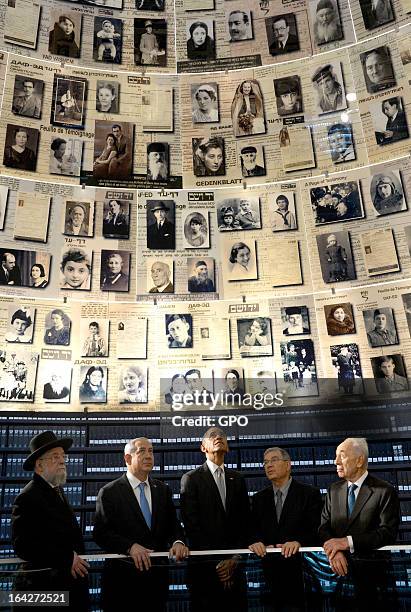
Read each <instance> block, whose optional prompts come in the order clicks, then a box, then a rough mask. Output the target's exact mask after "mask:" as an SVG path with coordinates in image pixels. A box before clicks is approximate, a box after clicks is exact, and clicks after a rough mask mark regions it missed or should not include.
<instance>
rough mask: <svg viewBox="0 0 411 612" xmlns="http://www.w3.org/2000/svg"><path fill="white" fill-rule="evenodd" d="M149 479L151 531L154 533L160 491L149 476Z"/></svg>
mask: <svg viewBox="0 0 411 612" xmlns="http://www.w3.org/2000/svg"><path fill="white" fill-rule="evenodd" d="M149 481H150V489H151V531H152V533H154V530H155V528H156V526H157V521H158V512H159V508H160V500H159V494H160V491H159V488H158V486H157V485H156V484H155V483H154V482H153V481H152V480H151V478H149ZM143 518H144V517H143ZM144 522H145V521H144Z"/></svg>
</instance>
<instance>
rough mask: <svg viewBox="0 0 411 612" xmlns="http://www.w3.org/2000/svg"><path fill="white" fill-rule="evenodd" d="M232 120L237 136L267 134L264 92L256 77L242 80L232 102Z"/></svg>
mask: <svg viewBox="0 0 411 612" xmlns="http://www.w3.org/2000/svg"><path fill="white" fill-rule="evenodd" d="M231 120H232V122H233V132H234V136H235V137H236V138H238V137H240V136H253V135H254V134H265V132H266V125H265V114H264V100H263V93H262V90H261V86H260V83H259V82H258V81H257V80H256V79H250V80H248V81H242V82H241V83H240V84H239V85H238V86H237V89H236V91H235V94H234V97H233V101H232V103H231Z"/></svg>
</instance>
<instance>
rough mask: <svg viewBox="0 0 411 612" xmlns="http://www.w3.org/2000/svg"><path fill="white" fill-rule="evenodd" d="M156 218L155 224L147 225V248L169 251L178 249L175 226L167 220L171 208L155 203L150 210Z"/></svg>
mask: <svg viewBox="0 0 411 612" xmlns="http://www.w3.org/2000/svg"><path fill="white" fill-rule="evenodd" d="M150 210H151V212H152V213H153V215H154V217H155V221H154V223H150V224H147V248H148V249H168V250H173V249H175V248H176V234H175V225H174V223H171V221H169V220H168V219H167V213H168V212H169V210H170V209H169V207H168V206H166V205H165V204H164V202H161V201H159V202H154V206H153V208H151V209H150Z"/></svg>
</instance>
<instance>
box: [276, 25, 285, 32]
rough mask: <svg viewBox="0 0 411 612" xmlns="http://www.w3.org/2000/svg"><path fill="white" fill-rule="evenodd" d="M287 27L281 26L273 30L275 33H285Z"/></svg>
mask: <svg viewBox="0 0 411 612" xmlns="http://www.w3.org/2000/svg"><path fill="white" fill-rule="evenodd" d="M286 29H287V26H279V27H278V28H273V30H274V32H285V31H286Z"/></svg>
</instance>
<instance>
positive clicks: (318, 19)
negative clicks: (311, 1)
mask: <svg viewBox="0 0 411 612" xmlns="http://www.w3.org/2000/svg"><path fill="white" fill-rule="evenodd" d="M313 30H314V40H315V42H316V44H317V45H325V44H326V43H329V42H333V41H334V40H341V39H342V38H343V32H342V28H341V24H340V18H339V15H338V10H337V8H336V6H335V5H334V2H331V0H320V1H319V3H318V4H317V6H316V9H315V22H314V28H313Z"/></svg>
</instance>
